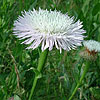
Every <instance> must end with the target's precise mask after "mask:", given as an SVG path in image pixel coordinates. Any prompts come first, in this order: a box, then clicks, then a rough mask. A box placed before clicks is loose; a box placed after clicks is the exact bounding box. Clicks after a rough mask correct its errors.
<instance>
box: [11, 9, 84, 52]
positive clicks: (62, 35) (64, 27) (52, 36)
mask: <svg viewBox="0 0 100 100" xmlns="http://www.w3.org/2000/svg"><path fill="white" fill-rule="evenodd" d="M82 26H83V25H82V23H81V22H80V21H79V20H78V21H77V22H75V21H74V17H69V16H68V15H67V14H62V13H61V12H57V11H56V10H55V11H51V10H50V11H48V10H42V9H40V8H39V10H38V11H37V10H35V9H33V10H32V11H28V12H26V11H24V12H22V16H19V17H18V19H17V20H15V22H14V28H13V31H14V34H15V35H17V37H18V38H19V39H24V40H25V41H24V42H22V43H24V44H30V46H29V47H27V49H35V48H37V47H38V46H39V45H40V44H41V49H42V51H44V50H45V49H47V48H48V49H49V51H50V50H52V49H53V47H54V46H55V47H56V48H57V49H60V52H61V50H62V49H64V50H67V51H68V50H71V49H74V48H76V47H77V46H81V42H82V41H83V38H84V36H83V33H85V30H83V29H82Z"/></svg>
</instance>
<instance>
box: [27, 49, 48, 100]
mask: <svg viewBox="0 0 100 100" xmlns="http://www.w3.org/2000/svg"><path fill="white" fill-rule="evenodd" d="M47 54H48V50H47V49H46V50H45V51H43V52H42V53H41V54H40V58H39V62H38V67H37V71H38V72H39V73H41V70H42V68H43V66H44V64H45V61H46V58H47ZM35 74H36V73H35ZM38 79H39V75H35V78H34V82H33V86H32V89H31V93H30V96H29V99H28V100H31V98H32V95H33V93H34V90H35V87H36V84H37V81H38Z"/></svg>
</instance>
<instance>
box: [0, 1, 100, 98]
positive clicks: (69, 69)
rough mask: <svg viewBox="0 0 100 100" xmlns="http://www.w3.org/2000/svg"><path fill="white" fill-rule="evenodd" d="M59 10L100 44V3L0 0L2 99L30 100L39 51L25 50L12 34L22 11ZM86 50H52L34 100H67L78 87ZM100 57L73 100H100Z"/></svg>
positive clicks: (0, 86)
mask: <svg viewBox="0 0 100 100" xmlns="http://www.w3.org/2000/svg"><path fill="white" fill-rule="evenodd" d="M39 7H41V8H42V9H48V10H49V9H52V10H54V9H56V10H60V11H61V12H62V13H66V12H68V15H70V16H75V18H76V20H78V19H80V20H81V21H82V22H83V25H84V27H83V28H84V29H85V30H86V33H85V35H86V36H87V37H86V39H93V40H97V41H100V0H0V100H8V99H9V98H11V97H13V96H14V98H15V100H20V99H21V100H28V97H29V94H30V90H31V87H32V83H33V79H34V72H33V70H32V68H33V67H34V68H36V67H37V63H38V62H37V61H38V58H39V48H38V49H35V50H33V51H32V50H26V49H25V47H26V46H25V45H22V44H20V43H21V41H19V40H18V39H16V38H15V36H14V35H13V32H12V29H13V23H14V20H16V19H17V17H18V16H19V15H21V11H23V10H26V11H28V10H29V9H32V8H35V9H38V8H39ZM82 49H83V47H81V48H77V49H76V50H71V51H70V52H66V51H63V52H62V54H60V53H59V51H58V50H56V49H53V50H52V51H51V52H49V54H48V58H47V62H46V65H45V67H44V69H43V72H42V73H43V76H42V78H41V79H40V80H39V82H38V84H37V86H36V89H35V94H34V95H33V97H32V100H67V99H68V97H69V96H70V95H71V93H72V91H73V89H74V88H75V86H76V84H77V82H78V80H79V78H80V75H81V73H82V72H83V68H84V63H85V60H84V59H82V58H81V57H80V56H79V52H80V51H81V50H82ZM99 94H100V54H98V58H97V60H96V61H95V62H93V63H91V64H90V69H89V71H88V73H87V75H86V77H85V79H84V80H83V82H82V85H81V86H80V88H79V89H78V91H77V93H76V94H75V96H74V98H73V100H100V95H99ZM19 98H20V99H19Z"/></svg>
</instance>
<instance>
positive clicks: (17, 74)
mask: <svg viewBox="0 0 100 100" xmlns="http://www.w3.org/2000/svg"><path fill="white" fill-rule="evenodd" d="M8 51H9V54H10V56H11V58H12V60H13V63H14V67H15V73H16V76H17V87H18V88H19V80H20V78H19V73H18V69H17V65H16V61H15V58H14V56H13V55H12V53H11V51H10V50H9V49H8Z"/></svg>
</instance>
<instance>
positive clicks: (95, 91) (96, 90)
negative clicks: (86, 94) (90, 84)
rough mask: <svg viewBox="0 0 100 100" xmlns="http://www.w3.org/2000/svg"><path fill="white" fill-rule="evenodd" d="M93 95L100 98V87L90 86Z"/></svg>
mask: <svg viewBox="0 0 100 100" xmlns="http://www.w3.org/2000/svg"><path fill="white" fill-rule="evenodd" d="M90 91H91V93H92V95H93V96H94V97H95V98H96V99H97V100H100V88H97V87H94V88H90Z"/></svg>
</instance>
